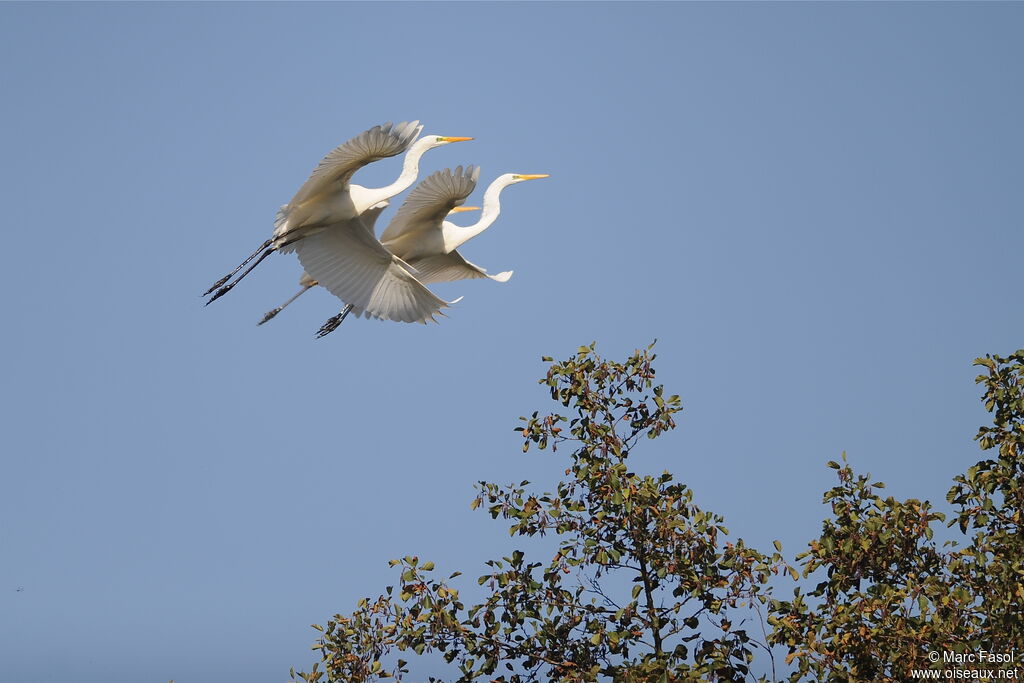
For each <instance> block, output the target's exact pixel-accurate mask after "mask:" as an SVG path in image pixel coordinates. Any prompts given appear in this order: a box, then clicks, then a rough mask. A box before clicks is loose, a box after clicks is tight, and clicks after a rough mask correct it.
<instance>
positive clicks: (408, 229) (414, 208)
mask: <svg viewBox="0 0 1024 683" xmlns="http://www.w3.org/2000/svg"><path fill="white" fill-rule="evenodd" d="M479 177H480V168H479V167H474V166H467V167H466V168H465V169H463V168H462V166H458V167H456V168H455V170H454V171H452V169H450V168H446V169H444V170H441V171H437V172H436V173H431V174H430V175H429V176H427V177H426V178H424V179H423V182H421V183H420V184H419V185H417V186H416V187H415V188H413V190H412V192H410V193H409V196H408V197H406V198H405V201H404V202H402V206H401V207H399V209H398V213H396V214H395V217H394V218H392V219H391V222H390V223H389V224H388V227H387V228H385V230H384V232H383V233H382V234H381V236H380V240H381V242H383V243H384V245H385V246H387V247H388V248H389V249H391V251H393V252H395V253H398V254H401V253H412V252H413V251H414V250H413V249H411V248H408V249H406V248H404V247H408V246H409V245H410V244H411V243H412V242H418V243H419V242H423V241H424V240H427V239H431V238H430V237H428V236H427V233H436V235H434V236H432V237H433V239H439V238H440V235H441V222H442V221H443V220H444V218H445V216H447V215H448V212H449V211H451V210H452V209H453V208H455V207H456V206H459V205H460V204H462V203H463V202H464V201H466V197H468V196H469V195H471V194H472V193H473V190H474V189H476V181H477V179H478V178H479Z"/></svg>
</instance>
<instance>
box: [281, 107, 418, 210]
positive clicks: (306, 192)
mask: <svg viewBox="0 0 1024 683" xmlns="http://www.w3.org/2000/svg"><path fill="white" fill-rule="evenodd" d="M422 130H423V126H421V125H419V121H412V122H408V123H399V124H398V125H396V126H392V125H391V124H390V123H385V124H384V125H382V126H374V127H373V128H371V129H370V130H368V131H365V132H363V133H360V134H359V135H357V136H355V137H354V138H352V139H351V140H349V141H348V142H345V143H343V144H342V145H340V146H338V147H336V148H335V149H333V150H332V151H331V152H329V153H328V154H327V156H325V157H324V158H323V159H322V160H321V161H320V164H319V165H318V166H317V167H316V169H315V170H314V171H313V173H312V175H310V176H309V180H307V181H306V182H305V183H303V185H302V187H300V188H299V191H298V192H296V193H295V196H294V197H292V200H291V202H289V203H288V206H289V207H293V206H295V205H297V204H301V203H302V202H305V201H307V200H309V199H310V198H312V197H316V196H317V195H320V194H322V193H324V192H340V191H343V190H344V189H346V188H347V187H348V183H349V180H351V179H352V175H353V174H354V173H355V172H356V171H358V170H359V169H360V168H362V167H363V166H366V165H367V164H369V163H371V162H374V161H377V160H379V159H386V158H387V157H393V156H395V155H397V154H401V153H402V152H404V151H405V150H407V149H408V148H409V145H411V144H412V143H413V142H414V141H415V140H416V137H417V136H418V135H419V134H420V131H422Z"/></svg>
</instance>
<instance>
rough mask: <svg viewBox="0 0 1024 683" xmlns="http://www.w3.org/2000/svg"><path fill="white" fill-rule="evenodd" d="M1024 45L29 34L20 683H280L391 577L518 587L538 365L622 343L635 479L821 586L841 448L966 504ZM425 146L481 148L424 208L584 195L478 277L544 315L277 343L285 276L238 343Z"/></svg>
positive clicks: (615, 11)
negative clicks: (647, 416)
mask: <svg viewBox="0 0 1024 683" xmlns="http://www.w3.org/2000/svg"><path fill="white" fill-rule="evenodd" d="M1022 28H1024V5H1022V4H1019V3H972V4H959V3H941V4H931V3H901V4H879V3H859V4H841V3H829V4H809V3H786V4H772V3H764V4H756V5H754V4H742V3H727V4H726V3H723V4H714V3H692V4H691V3H685V4H673V3H657V4H641V3H631V4H616V3H601V4H589V3H571V4H548V3H545V4H540V3H522V4H498V3H493V4H491V3H488V4H482V3H479V4H478V3H454V4H443V3H429V4H428V3H422V4H399V3H381V4H373V5H370V4H356V3H347V4H327V3H322V4H320V3H318V4H288V5H285V4H272V3H265V4H245V3H231V4H193V3H187V4H186V3H180V4H159V3H152V4H151V3H146V4H73V5H72V4H13V3H6V4H2V5H0V64H3V66H2V67H0V75H2V87H3V91H4V100H5V104H4V107H3V120H4V125H3V126H2V127H0V153H2V158H3V163H2V164H0V188H2V189H0V192H2V193H3V200H4V207H5V219H6V221H5V222H6V225H7V226H8V229H7V234H8V245H9V248H8V250H7V255H6V257H5V258H4V264H3V268H0V278H2V282H3V285H4V291H5V292H6V293H7V296H6V298H5V302H4V318H5V321H4V334H3V336H2V341H0V350H2V352H3V355H4V357H5V358H7V359H8V362H7V364H6V372H5V380H4V382H3V385H2V386H3V388H2V389H0V401H2V403H0V409H2V411H3V414H4V416H5V418H6V419H5V420H4V423H5V429H4V433H5V439H4V441H5V446H4V452H5V455H4V458H3V461H2V462H3V466H2V467H3V470H2V471H3V475H2V476H0V548H2V561H0V662H2V665H0V667H2V670H3V672H4V677H5V678H10V679H11V680H31V681H35V682H43V681H60V682H63V681H69V680H75V681H81V682H85V683H89V682H92V681H104V683H118V682H121V681H124V682H125V683H128V682H133V683H135V682H138V681H166V680H168V679H171V678H173V679H175V680H176V681H178V682H179V683H181V682H191V681H221V680H245V681H251V682H253V683H260V682H264V681H266V682H267V683H270V682H278V681H283V680H286V678H287V671H288V667H290V666H296V667H299V666H308V664H310V663H311V662H312V661H313V659H314V653H311V652H309V650H308V647H309V644H310V643H311V642H312V641H313V636H314V633H313V631H312V630H310V629H309V628H308V625H309V624H310V623H314V622H320V623H322V622H323V621H325V620H326V619H327V618H329V617H330V615H332V614H334V613H335V612H338V611H346V610H350V609H351V608H352V606H353V605H354V603H355V601H356V600H357V599H358V598H359V597H361V596H363V595H375V594H376V593H377V592H378V591H379V590H380V589H382V588H383V586H384V585H385V584H386V583H387V582H389V581H390V580H392V579H393V578H394V577H393V575H392V574H391V573H389V572H388V570H387V560H388V559H390V558H392V557H398V556H402V555H406V554H412V553H417V554H419V555H421V556H422V557H424V558H429V559H432V560H434V561H436V562H437V563H438V567H439V570H440V571H453V570H455V569H460V570H463V571H465V572H466V573H467V575H469V576H470V583H473V582H472V577H473V576H475V575H477V574H478V573H482V572H483V564H482V563H483V561H484V560H485V559H488V558H490V557H495V556H500V555H501V554H502V553H504V552H507V551H508V550H509V549H510V548H511V547H512V546H511V545H510V543H509V540H508V539H507V535H506V534H505V531H504V526H503V525H500V524H498V523H495V522H491V521H490V520H489V519H488V518H487V517H486V515H485V514H483V513H481V512H479V511H478V512H476V513H471V512H470V511H469V507H468V504H469V501H470V499H471V498H472V497H473V489H472V484H473V482H475V481H477V480H480V479H488V480H493V481H498V482H510V481H513V480H514V481H519V480H521V479H531V480H534V481H537V482H538V487H540V488H544V487H549V488H550V487H553V485H554V482H555V480H556V479H555V477H556V476H557V474H558V472H559V471H560V470H561V469H562V468H563V467H564V464H563V463H562V462H561V461H559V460H558V459H557V458H552V457H551V456H549V455H537V454H535V453H533V452H532V451H531V454H530V455H527V456H523V455H522V454H521V450H520V446H521V444H520V441H519V439H518V438H517V437H516V435H515V434H514V433H513V431H512V427H514V426H515V425H516V423H517V417H518V416H519V415H525V414H529V413H530V412H532V411H533V410H546V409H548V408H549V401H548V399H547V398H546V394H545V392H544V391H543V390H542V388H541V387H539V386H538V385H537V384H536V379H537V378H539V377H540V376H541V375H542V374H543V372H544V366H543V364H542V363H541V362H540V356H541V355H553V356H556V357H565V356H566V355H568V354H569V353H571V352H572V351H573V350H574V349H575V348H576V347H577V346H578V345H580V344H586V343H589V342H591V341H593V340H597V341H598V343H599V349H600V350H601V351H602V352H603V353H605V354H607V355H609V356H611V357H613V358H621V357H624V356H625V355H626V354H627V353H629V351H631V350H632V349H633V348H635V347H637V346H643V345H646V344H647V343H649V342H650V341H651V340H652V339H654V338H658V339H659V342H658V346H657V351H658V353H659V356H660V357H659V362H658V368H659V371H660V377H661V379H662V381H663V382H664V383H665V384H666V387H667V389H668V390H669V391H670V392H672V393H678V394H680V395H681V396H682V398H683V401H684V405H685V406H686V410H685V412H684V414H683V416H682V418H681V420H680V427H679V429H677V430H676V431H675V432H674V433H672V434H670V435H667V436H665V437H664V438H662V439H660V440H659V441H658V442H654V443H651V444H645V445H644V447H643V449H642V450H639V451H637V453H636V454H635V461H636V462H635V464H636V467H637V468H638V469H641V470H661V469H664V468H668V469H670V470H672V471H673V472H674V473H675V474H676V475H677V476H678V477H679V478H680V479H682V480H683V481H685V482H687V483H688V484H690V485H691V486H692V487H693V488H694V489H695V491H696V500H697V502H698V503H699V504H701V505H703V506H705V507H708V508H711V509H713V510H715V511H717V512H719V513H721V514H723V515H725V517H726V519H727V523H728V526H729V527H730V529H731V531H732V533H733V535H734V536H740V537H743V538H745V539H747V540H748V542H752V543H754V544H757V545H760V546H762V547H765V548H767V547H770V542H771V540H773V539H780V540H781V541H782V542H783V544H784V546H785V548H786V550H787V552H789V553H792V554H795V553H796V552H799V551H800V550H802V548H803V544H804V543H806V541H807V540H808V539H809V538H811V537H812V535H813V534H815V533H816V532H817V531H818V530H819V529H820V520H821V519H822V517H823V515H824V514H825V513H826V509H825V508H824V507H823V506H822V505H821V493H822V491H823V490H825V489H826V488H828V487H829V486H831V485H832V483H833V479H832V472H831V471H830V470H828V469H827V468H826V467H825V466H824V463H825V462H826V461H827V460H830V459H836V458H837V457H838V456H839V454H840V452H841V451H843V450H846V451H847V452H848V453H849V456H850V459H851V461H852V463H853V464H854V466H855V467H856V468H857V469H859V470H869V471H871V472H872V473H873V474H874V475H875V476H876V477H877V478H879V479H882V480H884V481H886V482H887V483H888V484H889V490H890V491H891V492H892V493H893V494H894V495H897V496H900V497H918V498H930V499H932V500H933V501H936V502H939V503H941V502H942V501H943V500H944V495H945V492H946V490H947V488H948V486H949V481H950V478H951V477H952V476H954V475H955V474H956V473H958V472H961V471H963V470H964V469H965V468H966V467H967V466H969V465H970V464H972V463H973V462H975V461H976V460H977V459H978V458H979V453H978V451H977V448H976V446H975V445H974V444H973V442H972V440H971V439H972V436H973V434H974V432H975V430H976V428H977V426H979V425H981V424H984V423H985V422H986V421H987V417H986V414H985V413H984V411H983V409H982V407H981V405H980V402H979V401H978V400H977V397H978V395H979V391H978V389H977V388H976V387H975V386H974V384H973V377H974V375H975V374H976V371H975V369H973V368H972V367H971V365H970V362H971V360H972V359H973V358H974V357H975V356H978V355H982V354H984V353H987V352H992V353H1009V352H1011V351H1013V350H1015V349H1016V348H1018V347H1020V346H1021V345H1022V343H1024V322H1022V320H1024V318H1022V316H1021V315H1020V310H1019V309H1020V305H1019V292H1020V267H1021V260H1020V254H1021V249H1022V247H1024V238H1022V236H1021V234H1022V233H1021V225H1022V214H1024V208H1022V204H1021V199H1020V197H1021V193H1020V191H1021V187H1022V186H1024V166H1022V162H1021V159H1022V158H1024V133H1022V129H1021V126H1020V122H1021V121H1024V93H1022V90H1021V88H1020V82H1021V76H1022V74H1021V64H1024V44H1022V43H1021V41H1020V40H1019V36H1020V34H1021V30H1022ZM409 119H420V120H421V121H422V122H423V123H424V124H425V126H426V128H425V132H426V133H435V134H441V135H455V136H474V137H475V138H476V140H474V141H473V142H466V143H459V144H457V145H451V146H448V147H444V148H442V149H438V150H434V151H432V152H429V153H428V155H427V156H426V157H425V160H424V164H423V173H424V174H425V173H427V172H430V171H433V170H436V169H440V168H444V167H448V166H455V165H457V164H479V165H480V166H482V167H483V172H482V176H481V178H482V183H481V184H483V183H484V182H489V181H490V179H492V178H494V177H496V176H497V175H499V174H501V173H505V172H520V173H550V174H551V178H550V179H547V180H543V181H536V182H530V183H526V184H523V185H518V186H516V187H513V188H511V189H509V190H508V191H507V192H506V193H505V195H504V196H503V200H504V206H503V214H502V216H501V218H500V219H499V221H498V223H496V224H495V226H494V227H493V228H491V229H490V230H489V231H488V232H486V233H485V234H483V235H481V236H480V237H478V238H476V239H475V240H473V241H472V242H471V243H469V244H467V245H466V246H465V247H464V248H463V250H462V251H463V253H464V254H465V255H466V257H467V258H469V259H470V260H472V261H474V262H476V263H479V264H481V265H483V266H485V267H487V268H488V269H490V270H491V271H492V272H496V271H499V270H506V269H514V270H515V271H516V272H515V275H514V277H513V278H512V279H511V281H510V282H508V283H507V284H498V283H494V282H490V281H483V282H481V281H472V282H463V283H455V284H451V285H447V286H445V287H442V288H439V292H440V293H441V294H442V295H443V296H446V297H448V298H453V297H455V296H459V295H464V296H465V299H464V300H463V301H462V302H460V303H459V304H458V305H457V306H456V307H454V308H453V309H451V311H450V316H449V317H448V318H447V319H444V320H443V322H442V323H441V324H440V325H431V326H427V327H424V326H415V325H401V324H396V323H383V322H377V321H364V320H349V321H347V322H346V323H345V324H344V326H343V327H342V329H340V330H339V331H338V332H336V333H334V334H333V335H331V336H330V337H328V338H326V339H323V340H315V339H314V338H313V333H314V332H315V331H316V329H317V328H318V326H319V325H320V323H321V322H322V321H323V320H324V319H325V318H327V317H329V316H330V315H332V314H333V313H335V312H336V311H337V308H338V303H337V301H336V300H334V299H333V298H332V297H330V295H328V294H327V293H326V292H323V291H316V292H313V293H310V294H308V295H307V296H305V297H303V298H302V299H300V300H299V302H298V303H296V304H295V305H294V306H293V307H292V308H291V309H289V310H288V311H287V312H286V313H284V314H282V315H281V316H280V317H279V318H278V319H277V320H275V321H274V322H273V324H268V325H266V326H264V327H259V328H257V327H256V324H255V323H256V322H257V321H258V320H259V319H260V317H261V316H262V314H263V312H264V311H266V310H267V309H269V308H271V307H273V306H275V305H277V304H278V303H280V302H281V301H282V300H283V299H285V298H286V297H287V296H289V295H290V294H292V293H293V292H294V291H295V290H296V289H297V284H296V281H297V279H298V276H299V273H300V272H301V269H300V267H299V266H298V264H297V261H296V260H295V258H294V256H274V257H272V258H270V259H268V261H267V262H266V263H264V264H263V265H261V266H260V268H259V269H258V270H257V271H255V272H254V273H253V274H252V275H251V276H250V277H249V278H247V279H246V281H245V282H244V283H242V284H241V285H239V286H238V287H237V288H236V289H235V290H234V291H233V292H232V293H231V294H230V295H229V296H226V297H224V298H223V299H221V300H219V301H218V302H216V303H215V304H214V305H211V306H209V307H206V308H204V307H203V305H202V299H200V297H199V296H198V295H199V293H200V292H202V291H203V290H204V289H205V288H206V287H207V286H208V285H209V284H210V283H211V282H212V281H213V280H214V279H216V278H217V277H219V276H220V275H221V274H223V273H224V272H226V271H227V270H228V269H229V268H231V267H232V266H234V265H235V264H236V263H237V262H238V261H239V260H240V259H241V258H242V257H243V256H244V255H246V254H248V253H249V251H250V250H251V249H253V248H254V247H255V246H256V245H257V244H259V243H260V242H261V241H263V240H264V239H265V238H266V237H267V236H269V233H270V231H271V229H272V221H273V217H274V212H275V210H276V209H277V207H278V206H279V205H280V204H282V203H284V202H286V201H287V200H288V199H289V198H290V197H291V195H292V194H293V193H294V191H295V190H296V189H297V188H298V186H299V185H300V184H301V183H302V182H303V181H304V180H305V178H306V177H307V175H308V173H309V172H310V170H311V169H312V168H313V167H314V166H315V164H316V163H317V161H319V159H320V158H321V157H322V156H323V154H325V153H326V152H327V151H328V150H330V149H331V148H332V147H334V146H335V145H337V144H339V143H341V142H343V141H344V140H346V139H348V138H349V137H351V136H353V135H356V134H357V133H359V132H360V131H362V130H365V129H366V128H369V127H370V126H373V125H375V124H378V123H383V122H385V121H400V120H409ZM398 167H399V163H398V161H397V160H389V161H387V162H380V163H378V164H375V165H374V166H372V167H370V168H367V169H365V171H364V172H362V173H361V174H360V175H359V176H357V181H358V182H360V183H361V184H364V185H368V186H376V185H383V184H386V183H388V182H390V180H392V179H393V178H394V177H395V176H396V175H397V173H398ZM472 199H475V200H477V201H479V194H477V195H474V197H473V198H472ZM471 203H472V202H471ZM392 212H393V209H392ZM390 215H391V212H389V213H387V214H385V216H384V217H383V219H382V221H386V220H387V219H388V217H389V216H390ZM463 222H466V221H463ZM18 589H22V590H18Z"/></svg>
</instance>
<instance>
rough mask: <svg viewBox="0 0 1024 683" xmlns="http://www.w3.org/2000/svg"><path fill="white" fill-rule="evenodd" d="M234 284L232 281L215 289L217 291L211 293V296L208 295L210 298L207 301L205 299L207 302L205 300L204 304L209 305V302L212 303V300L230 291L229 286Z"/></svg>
mask: <svg viewBox="0 0 1024 683" xmlns="http://www.w3.org/2000/svg"><path fill="white" fill-rule="evenodd" d="M234 286H235V285H234V283H232V284H230V285H228V286H227V287H221V288H220V289H218V290H217V291H216V292H215V293H214V295H213V296H211V297H210V300H209V301H207V302H206V303H205V304H204V305H205V306H209V305H210V304H212V303H213V302H214V301H216V300H217V299H219V298H221V297H222V296H224V295H225V294H227V293H228V292H230V291H231V288H232V287H234Z"/></svg>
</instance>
